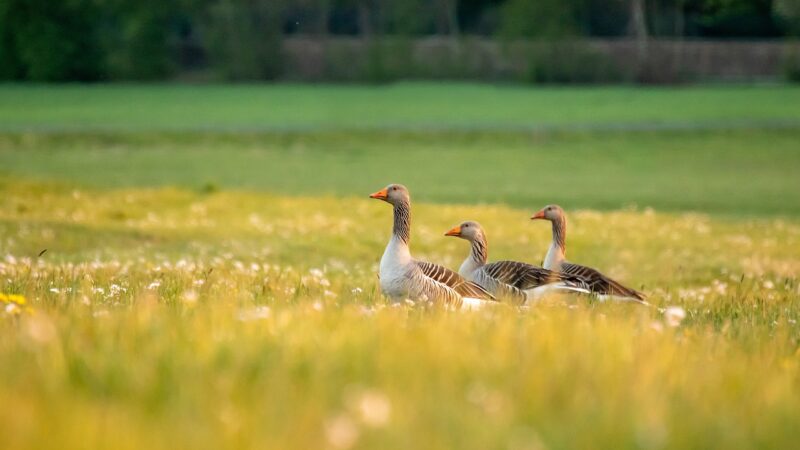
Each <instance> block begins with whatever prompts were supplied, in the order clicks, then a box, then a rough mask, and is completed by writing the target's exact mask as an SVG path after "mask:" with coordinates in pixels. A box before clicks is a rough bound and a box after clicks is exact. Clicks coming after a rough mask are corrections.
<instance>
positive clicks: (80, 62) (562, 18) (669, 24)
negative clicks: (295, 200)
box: [0, 0, 800, 81]
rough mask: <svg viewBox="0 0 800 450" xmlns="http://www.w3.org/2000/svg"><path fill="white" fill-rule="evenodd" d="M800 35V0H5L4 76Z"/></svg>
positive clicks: (250, 66)
mask: <svg viewBox="0 0 800 450" xmlns="http://www.w3.org/2000/svg"><path fill="white" fill-rule="evenodd" d="M798 35H800V0H0V79H5V80H31V81H95V80H158V79H170V78H175V77H176V76H178V75H185V74H187V73H201V74H203V77H205V79H217V80H269V79H275V78H278V77H281V75H282V72H283V71H284V70H286V69H285V67H286V64H285V54H284V49H285V45H284V40H286V39H291V38H296V37H299V36H302V37H312V38H314V40H316V41H319V40H322V41H323V42H324V41H325V40H327V39H332V38H336V37H350V38H355V39H358V40H360V41H364V42H381V41H387V40H391V41H392V42H400V41H402V40H403V39H406V40H411V39H418V38H421V37H426V36H445V37H447V38H448V39H454V40H463V39H470V38H474V37H476V36H480V37H484V38H488V39H491V40H492V41H496V42H513V41H520V40H528V41H547V42H557V41H569V42H574V41H580V40H583V39H592V38H610V39H615V38H623V37H627V38H629V39H632V40H634V41H637V42H644V41H646V40H647V39H653V38H662V39H663V38H668V39H714V40H720V39H730V40H734V39H747V40H753V39H773V40H774V39H792V38H793V37H795V36H798ZM391 48H392V47H391V46H384V47H381V48H380V51H385V52H390V51H391ZM346 57H347V56H346V55H343V56H342V58H345V59H346ZM587 61H588V62H587V64H594V61H593V60H592V59H591V58H588V59H587ZM343 63H345V64H346V63H347V61H343Z"/></svg>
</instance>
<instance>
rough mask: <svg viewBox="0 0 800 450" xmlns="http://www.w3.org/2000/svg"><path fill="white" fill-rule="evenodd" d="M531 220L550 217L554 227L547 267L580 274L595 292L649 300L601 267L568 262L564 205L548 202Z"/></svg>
mask: <svg viewBox="0 0 800 450" xmlns="http://www.w3.org/2000/svg"><path fill="white" fill-rule="evenodd" d="M531 219H533V220H536V219H543V220H549V221H550V222H551V224H552V227H553V242H552V243H551V244H550V248H549V249H548V250H547V255H546V256H545V258H544V264H542V265H543V266H544V268H545V269H550V270H552V271H554V272H559V273H562V274H565V275H572V276H576V277H580V278H581V279H583V280H584V281H585V283H586V287H587V289H589V291H591V292H592V293H594V294H598V295H608V296H612V297H619V298H620V299H630V300H638V301H644V300H645V295H644V294H642V293H641V292H639V291H637V290H635V289H631V288H629V287H626V286H623V285H622V284H621V283H619V282H618V281H615V280H613V279H611V278H609V277H608V276H606V275H603V274H602V273H600V271H598V270H597V269H593V268H591V267H586V266H582V265H580V264H574V263H570V262H567V261H566V254H567V216H566V214H564V210H563V209H562V208H561V207H560V206H558V205H547V206H545V207H544V208H542V209H541V210H540V211H539V212H537V213H536V214H534V215H533V217H531Z"/></svg>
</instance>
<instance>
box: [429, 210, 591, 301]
mask: <svg viewBox="0 0 800 450" xmlns="http://www.w3.org/2000/svg"><path fill="white" fill-rule="evenodd" d="M445 236H454V237H458V238H461V239H465V240H467V241H469V242H470V243H471V244H472V246H471V250H470V253H469V255H467V258H466V259H465V260H464V262H463V263H462V264H461V268H459V269H458V273H459V274H460V275H461V276H462V277H464V278H466V279H468V280H470V281H473V282H475V283H477V284H479V285H481V286H483V287H484V288H485V289H486V290H487V291H489V292H491V293H492V295H494V296H496V297H498V298H508V299H511V300H512V301H514V302H515V303H518V304H526V303H528V302H530V301H531V300H537V299H539V298H541V297H542V296H543V295H545V294H547V293H550V292H554V291H561V292H564V291H568V292H577V293H583V294H588V293H589V291H588V290H587V289H585V288H584V287H583V286H584V284H585V283H584V282H583V280H582V279H581V278H579V277H575V276H570V275H564V274H559V273H556V272H552V271H550V270H547V269H543V268H541V267H536V266H533V265H531V264H526V263H523V262H518V261H496V262H493V263H488V264H487V260H488V258H489V247H488V243H487V240H486V233H485V232H484V231H483V227H481V225H480V224H479V223H478V222H474V221H467V222H463V223H461V224H460V225H457V226H455V227H453V228H451V229H450V230H449V231H447V233H445Z"/></svg>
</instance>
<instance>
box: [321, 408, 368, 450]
mask: <svg viewBox="0 0 800 450" xmlns="http://www.w3.org/2000/svg"><path fill="white" fill-rule="evenodd" d="M360 434H361V433H360V432H359V430H358V426H357V425H356V424H355V422H353V420H352V419H350V418H349V417H348V416H347V415H346V414H339V415H337V416H334V417H333V418H331V419H328V420H326V421H325V439H327V441H328V443H329V444H330V445H331V446H332V447H334V448H338V449H348V448H350V447H352V446H353V445H355V443H356V441H358V438H359V435H360Z"/></svg>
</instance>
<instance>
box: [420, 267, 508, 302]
mask: <svg viewBox="0 0 800 450" xmlns="http://www.w3.org/2000/svg"><path fill="white" fill-rule="evenodd" d="M414 262H415V263H416V264H417V267H419V268H420V270H422V273H423V274H424V275H425V276H426V277H429V278H431V279H433V280H435V281H438V282H439V283H442V284H444V285H446V286H449V287H450V288H452V289H453V290H454V291H456V292H458V293H459V294H460V295H461V296H462V297H470V298H476V299H481V300H496V299H495V297H494V296H493V295H492V294H490V293H489V292H488V291H487V290H486V289H484V288H483V287H481V286H480V285H478V284H476V283H473V282H471V281H468V280H467V279H465V278H464V277H462V276H461V275H459V274H458V273H456V272H454V271H452V270H450V269H448V268H447V267H444V266H440V265H438V264H433V263H430V262H426V261H414Z"/></svg>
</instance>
